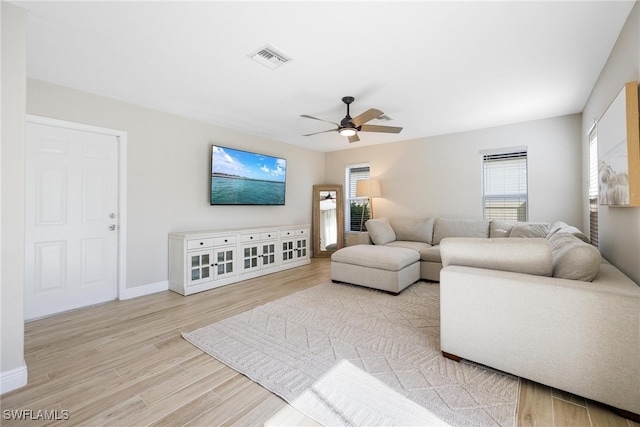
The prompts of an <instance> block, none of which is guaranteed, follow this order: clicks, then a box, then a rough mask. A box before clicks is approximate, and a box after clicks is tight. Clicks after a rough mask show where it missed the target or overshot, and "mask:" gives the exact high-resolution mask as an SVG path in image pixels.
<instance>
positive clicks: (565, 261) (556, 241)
mask: <svg viewBox="0 0 640 427" xmlns="http://www.w3.org/2000/svg"><path fill="white" fill-rule="evenodd" d="M548 240H549V244H550V245H551V254H552V258H553V277H560V278H562V279H572V280H583V281H586V282H590V281H592V280H593V279H594V278H595V277H596V275H597V274H598V269H599V268H600V263H601V261H602V257H601V256H600V252H599V251H598V249H596V248H595V247H593V246H591V245H590V244H588V243H585V242H583V241H582V240H581V239H579V238H578V237H576V236H574V235H573V234H571V233H564V232H562V231H558V232H556V233H555V234H553V235H552V236H551V237H550V238H549V239H548Z"/></svg>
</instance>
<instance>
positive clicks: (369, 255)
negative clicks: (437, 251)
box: [331, 245, 420, 294]
mask: <svg viewBox="0 0 640 427" xmlns="http://www.w3.org/2000/svg"><path fill="white" fill-rule="evenodd" d="M419 279H420V254H419V253H418V252H416V251H414V250H411V249H407V248H396V247H389V246H375V245H355V246H348V247H346V248H342V249H340V250H338V251H336V252H334V253H333V254H332V255H331V280H332V281H333V282H344V283H350V284H354V285H359V286H366V287H368V288H373V289H379V290H381V291H387V292H390V293H394V294H398V293H400V291H402V290H403V289H404V288H406V287H407V286H409V285H410V284H412V283H414V282H417V281H418V280H419Z"/></svg>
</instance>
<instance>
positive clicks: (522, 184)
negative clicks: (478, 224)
mask: <svg viewBox="0 0 640 427" xmlns="http://www.w3.org/2000/svg"><path fill="white" fill-rule="evenodd" d="M480 154H481V155H482V187H483V189H482V203H483V213H484V218H485V219H499V220H505V221H526V220H527V211H528V209H527V149H526V147H520V148H517V149H510V150H504V151H490V152H489V151H487V152H481V153H480Z"/></svg>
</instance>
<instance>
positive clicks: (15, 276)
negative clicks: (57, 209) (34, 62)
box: [0, 1, 27, 390]
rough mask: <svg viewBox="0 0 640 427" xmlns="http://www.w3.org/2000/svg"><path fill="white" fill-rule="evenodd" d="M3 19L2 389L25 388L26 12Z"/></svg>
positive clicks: (5, 10)
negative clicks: (22, 386)
mask: <svg viewBox="0 0 640 427" xmlns="http://www.w3.org/2000/svg"><path fill="white" fill-rule="evenodd" d="M0 13H1V14H2V16H1V20H2V36H1V37H2V43H1V44H2V51H1V52H2V89H1V91H2V125H1V127H2V150H1V153H2V155H1V156H2V157H1V158H2V162H1V165H2V166H1V173H2V190H1V191H2V193H1V205H0V206H1V207H2V214H1V219H2V222H1V224H2V227H1V233H2V234H1V237H2V238H1V239H0V242H1V245H2V256H1V258H0V272H1V277H2V279H1V280H2V282H1V284H0V286H1V291H2V294H1V298H0V304H1V307H0V312H1V322H2V326H1V332H0V334H1V335H0V337H1V338H0V339H1V340H2V341H1V348H0V353H1V354H2V356H1V358H0V374H1V375H2V380H1V381H0V382H1V383H2V389H3V390H7V389H10V388H16V387H19V386H21V385H23V384H26V380H27V378H26V374H27V372H26V366H25V362H24V307H23V301H24V296H23V287H22V286H23V285H22V284H23V282H24V257H23V253H24V148H23V147H24V112H25V83H26V49H25V14H24V10H23V9H21V8H18V7H16V6H14V5H12V4H9V3H6V2H4V1H3V2H0Z"/></svg>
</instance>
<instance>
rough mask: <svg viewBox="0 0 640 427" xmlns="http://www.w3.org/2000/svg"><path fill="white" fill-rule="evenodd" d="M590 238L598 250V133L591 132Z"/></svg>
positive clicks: (595, 127)
mask: <svg viewBox="0 0 640 427" xmlns="http://www.w3.org/2000/svg"><path fill="white" fill-rule="evenodd" d="M589 236H590V238H591V244H592V245H593V246H595V247H596V248H597V247H598V245H599V242H598V131H597V126H595V125H594V126H593V128H592V129H591V132H589Z"/></svg>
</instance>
